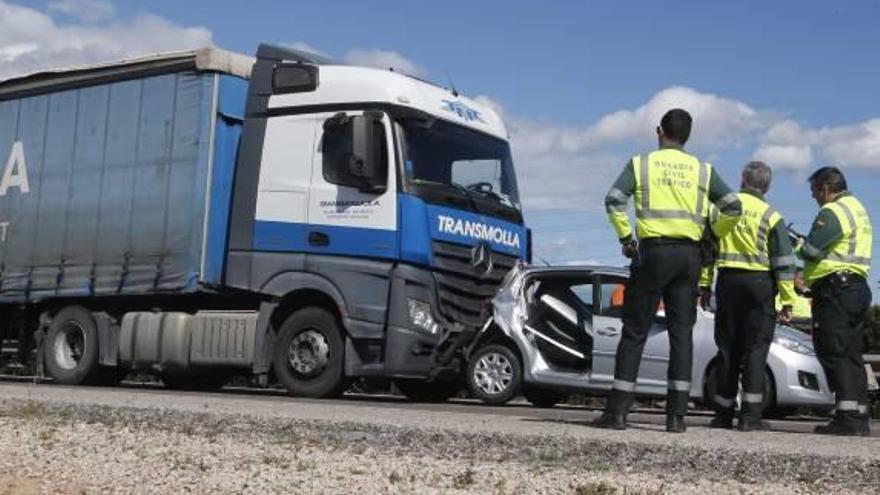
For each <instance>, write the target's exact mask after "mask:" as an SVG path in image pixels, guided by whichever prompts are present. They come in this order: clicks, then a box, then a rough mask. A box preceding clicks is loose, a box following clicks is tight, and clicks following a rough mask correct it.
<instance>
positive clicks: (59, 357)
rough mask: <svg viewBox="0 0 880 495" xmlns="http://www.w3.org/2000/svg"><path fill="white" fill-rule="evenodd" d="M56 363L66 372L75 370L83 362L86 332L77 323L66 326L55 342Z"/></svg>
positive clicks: (71, 322)
mask: <svg viewBox="0 0 880 495" xmlns="http://www.w3.org/2000/svg"><path fill="white" fill-rule="evenodd" d="M52 347H53V349H54V351H55V362H56V363H57V364H58V366H60V367H61V368H63V369H65V370H74V369H76V367H77V366H78V365H79V363H80V361H82V357H83V354H85V349H86V332H85V330H83V328H82V326H80V324H79V323H77V322H75V321H69V322H67V323H65V324H64V326H63V327H62V328H61V331H59V332H58V333H57V334H55V341H54V342H53V346H52Z"/></svg>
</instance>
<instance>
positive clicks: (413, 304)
mask: <svg viewBox="0 0 880 495" xmlns="http://www.w3.org/2000/svg"><path fill="white" fill-rule="evenodd" d="M407 306H408V307H409V321H410V322H412V324H413V325H415V326H417V327H418V328H420V329H421V330H424V331H425V332H427V333H429V334H431V335H436V334H437V332H439V331H440V325H439V324H438V323H437V322H436V321H435V320H434V316H433V315H431V305H430V304H428V303H426V302H424V301H419V300H418V299H407Z"/></svg>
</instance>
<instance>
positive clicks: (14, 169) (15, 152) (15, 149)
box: [0, 141, 31, 196]
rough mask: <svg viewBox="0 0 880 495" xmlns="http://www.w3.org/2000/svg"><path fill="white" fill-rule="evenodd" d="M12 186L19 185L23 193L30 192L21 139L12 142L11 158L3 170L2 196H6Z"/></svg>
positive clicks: (0, 182)
mask: <svg viewBox="0 0 880 495" xmlns="http://www.w3.org/2000/svg"><path fill="white" fill-rule="evenodd" d="M10 187H18V188H19V189H21V193H22V194H26V193H29V192H30V190H31V188H30V186H29V185H28V177H27V164H26V163H25V161H24V146H23V145H22V144H21V141H16V142H14V143H13V144H12V151H11V152H10V153H9V159H8V160H6V169H5V170H4V171H3V180H2V181H0V196H6V191H7V190H9V188H10Z"/></svg>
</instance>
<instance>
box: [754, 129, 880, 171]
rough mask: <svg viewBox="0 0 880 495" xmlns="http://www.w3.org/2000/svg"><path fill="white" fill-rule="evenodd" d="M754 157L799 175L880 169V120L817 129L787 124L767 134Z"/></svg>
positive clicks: (770, 130)
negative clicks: (820, 169) (823, 168)
mask: <svg viewBox="0 0 880 495" xmlns="http://www.w3.org/2000/svg"><path fill="white" fill-rule="evenodd" d="M754 157H755V158H757V159H760V160H765V161H767V163H770V164H771V165H773V166H776V167H780V168H787V169H791V170H796V171H802V170H804V169H807V168H815V167H817V166H820V165H839V166H842V167H856V168H873V169H880V119H871V120H868V121H865V122H861V123H858V124H850V125H841V126H831V127H822V128H817V129H811V128H804V127H802V126H801V125H800V124H798V123H797V122H795V121H793V120H784V121H782V122H779V123H777V124H775V125H773V126H772V127H771V128H770V129H769V130H768V131H767V134H766V135H765V136H764V137H763V139H762V140H761V144H760V146H759V147H758V149H757V150H756V151H755V154H754Z"/></svg>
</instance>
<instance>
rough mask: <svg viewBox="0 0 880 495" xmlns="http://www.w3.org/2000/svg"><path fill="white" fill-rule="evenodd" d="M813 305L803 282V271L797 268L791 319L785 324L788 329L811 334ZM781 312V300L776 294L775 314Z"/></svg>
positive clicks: (805, 283)
mask: <svg viewBox="0 0 880 495" xmlns="http://www.w3.org/2000/svg"><path fill="white" fill-rule="evenodd" d="M812 304H813V299H812V296H811V295H810V289H809V288H807V282H806V281H805V280H804V270H803V269H802V268H798V269H797V271H795V272H794V299H793V301H792V304H791V319H790V320H788V322H786V324H787V325H788V326H790V327H794V328H797V329H798V330H802V331H804V332H807V333H810V334H812V333H813V311H812V309H811V305H812ZM781 310H782V299H781V298H780V294H776V312H777V313H778V312H779V311H781Z"/></svg>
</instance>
